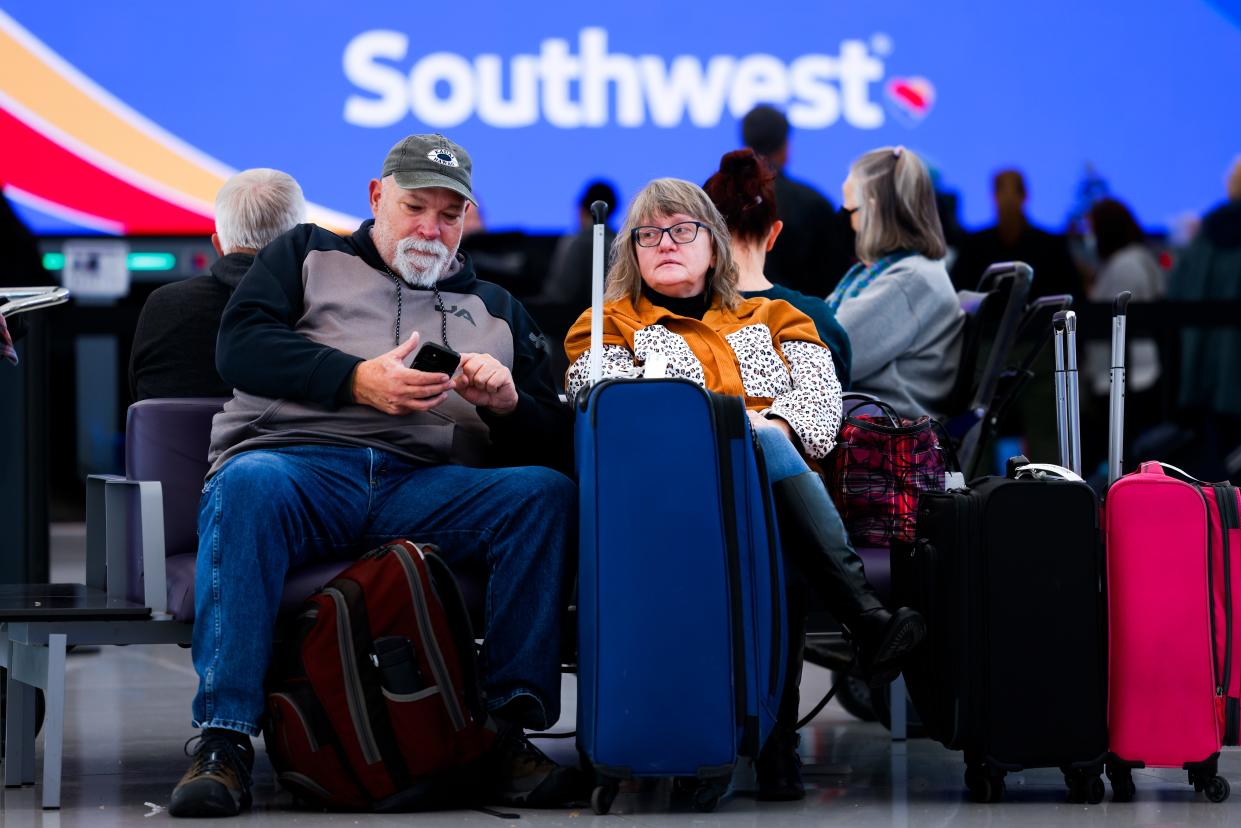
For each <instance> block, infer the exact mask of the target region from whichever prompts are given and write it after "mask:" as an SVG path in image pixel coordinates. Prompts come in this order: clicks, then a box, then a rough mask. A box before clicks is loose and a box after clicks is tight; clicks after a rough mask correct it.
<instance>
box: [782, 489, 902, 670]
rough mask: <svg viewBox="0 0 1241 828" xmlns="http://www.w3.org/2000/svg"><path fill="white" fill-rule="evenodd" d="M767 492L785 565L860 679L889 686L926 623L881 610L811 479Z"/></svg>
mask: <svg viewBox="0 0 1241 828" xmlns="http://www.w3.org/2000/svg"><path fill="white" fill-rule="evenodd" d="M772 491H773V493H774V494H775V499H776V517H777V520H778V521H779V524H780V543H781V546H783V548H784V550H785V557H786V560H791V561H793V562H794V563H795V564H796V566H797V567H798V569H800V570H801V572H802V574H803V575H804V576H805V578H806V580H807V581H808V582H809V584H810V587H811V588H812V589H814V590H816V591H817V592H818V593H819V594H820V595H821V596H822V598H823V599H824V601H826V603H827V607H828V609H829V610H831V611H832V613H834V614H835V615H836V617H837V618H838V619H839V620H840V622H841V624H843V625H844V627H845V629H846V630H847V631H848V632H849V634H850V636H851V637H852V639H853V642H854V645H855V646H856V648H857V651H858V667H859V671H860V673H861V675H862V677H863V678H864V679H866V680H867V681H868V682H869V683H870V684H871V685H874V686H878V685H881V684H885V683H887V682H889V681H891V680H892V679H894V678H895V677H896V676H897V675H898V674H899V673H900V671H901V665H902V663H903V662H904V660H905V657H906V656H908V655H909V653H910V652H912V651H913V649H914V648H915V647H917V646H918V644H919V642H921V641H922V639H923V637H924V636H925V635H926V622H925V621H924V620H923V618H922V616H921V615H920V614H918V612H917V611H916V610H912V609H909V608H908V607H902V608H901V609H898V610H897V611H896V612H890V611H889V610H888V609H887V608H886V607H884V605H883V602H882V601H880V600H879V596H878V595H876V594H875V588H874V587H872V586H871V585H870V582H869V581H867V580H866V568H865V567H864V566H863V564H862V559H861V558H860V557H858V554H857V552H855V551H854V549H853V546H852V544H850V543H849V537H848V535H847V534H846V533H845V526H844V523H842V522H841V520H840V513H839V512H837V511H836V505H835V504H834V503H832V500H831V498H830V497H828V495H827V490H826V489H825V488H823V482H822V480H820V479H819V476H818V475H817V474H815V473H814V472H806V473H804V474H798V475H794V476H792V477H786V478H785V479H783V480H780V481H777V482H776V483H775V484H774V485H773V486H772Z"/></svg>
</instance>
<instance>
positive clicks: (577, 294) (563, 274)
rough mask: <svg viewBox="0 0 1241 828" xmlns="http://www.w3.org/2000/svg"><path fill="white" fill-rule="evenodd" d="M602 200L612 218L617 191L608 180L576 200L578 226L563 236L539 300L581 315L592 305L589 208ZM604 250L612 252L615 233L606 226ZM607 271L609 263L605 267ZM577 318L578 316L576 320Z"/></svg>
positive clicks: (588, 188)
mask: <svg viewBox="0 0 1241 828" xmlns="http://www.w3.org/2000/svg"><path fill="white" fill-rule="evenodd" d="M596 201H602V202H603V203H605V204H607V205H608V216H609V218H610V217H611V216H612V214H613V213H614V212H615V211H616V203H617V198H616V189H615V188H614V187H613V186H612V185H611V184H609V183H608V182H606V181H591V182H590V183H589V184H587V185H586V189H585V190H583V191H582V195H581V197H580V198H579V199H578V200H577V227H576V228H575V229H574V231H573V232H572V233H569V234H568V235H566V236H562V237H561V239H560V241H559V242H558V243H557V244H556V251H555V253H553V254H552V264H551V267H550V269H549V270H548V272H547V279H546V281H544V282H543V290H542V292H541V293H540V294H539V296H538V298H537V300H536V301H540V302H544V303H548V304H559V305H568V306H569V307H571V308H575V309H576V310H577V311H578V312H581V311H583V310H585V309H586V308H587V307H588V306H589V305H590V298H591V297H590V284H591V282H590V277H591V267H592V262H593V256H594V240H595V229H594V228H595V219H594V217H593V216H592V215H591V213H590V205H592V204H594V203H595V202H596ZM603 236H604V250H611V249H612V240H613V239H615V238H616V232H615V231H614V230H613V229H612V228H611V227H609V226H606V225H605V226H604V229H603ZM604 267H605V269H606V267H607V265H606V262H605V264H604ZM575 318H576V317H575Z"/></svg>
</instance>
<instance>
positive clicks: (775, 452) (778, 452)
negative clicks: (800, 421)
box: [754, 428, 810, 483]
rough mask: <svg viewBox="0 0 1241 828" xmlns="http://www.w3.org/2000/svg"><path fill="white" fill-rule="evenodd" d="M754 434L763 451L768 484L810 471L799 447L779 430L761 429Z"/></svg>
mask: <svg viewBox="0 0 1241 828" xmlns="http://www.w3.org/2000/svg"><path fill="white" fill-rule="evenodd" d="M754 433H755V434H757V435H758V444H759V446H760V447H761V448H762V449H763V463H764V464H765V465H766V466H767V482H769V483H778V482H779V481H781V480H783V479H784V478H786V477H793V476H794V475H798V474H805V473H806V472H808V471H810V467H809V466H807V465H806V461H805V460H803V459H802V456H801V453H800V452H798V451H797V447H796V446H794V445H793V443H792V441H790V440H789V438H787V437H785V436H784V434H783V433H782V432H781V431H780V430H779V429H777V428H759V429H755V431H754Z"/></svg>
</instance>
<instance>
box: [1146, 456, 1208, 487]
mask: <svg viewBox="0 0 1241 828" xmlns="http://www.w3.org/2000/svg"><path fill="white" fill-rule="evenodd" d="M1140 468H1141V473H1142V474H1157V475H1159V476H1161V477H1179V478H1181V479H1182V480H1184V481H1185V482H1187V483H1196V484H1197V485H1199V486H1209V485H1211V484H1210V483H1207V482H1206V481H1205V480H1199V479H1198V478H1196V477H1194V476H1193V475H1192V474H1190V473H1189V472H1187V471H1185V470H1184V469H1181V468H1177V467H1176V466H1174V465H1172V464H1171V463H1161V462H1159V461H1158V460H1147V461H1146V462H1145V463H1143V464H1142V465H1141V467H1140ZM1169 471H1170V472H1173V473H1172V474H1168V472H1169Z"/></svg>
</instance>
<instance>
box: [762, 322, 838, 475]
mask: <svg viewBox="0 0 1241 828" xmlns="http://www.w3.org/2000/svg"><path fill="white" fill-rule="evenodd" d="M780 350H781V351H783V353H784V358H785V359H786V360H788V364H789V369H790V373H791V374H792V378H793V387H792V388H791V389H790V390H788V391H785V392H784V393H782V394H779V395H778V396H776V398H775V400H774V402H772V404H771V412H772V413H773V414H775V415H776V416H778V417H780V418H781V419H783V420H785V421H786V422H787V423H788V424H789V425H790V426H792V428H793V431H794V432H796V433H797V436H798V438H799V439H800V440H801V444H802V448H803V449H804V450H805V452H806V454H807V455H809V456H810V457H813V458H814V459H816V460H819V459H822V458H823V457H826V456H827V453H828V452H829V451H831V450H832V448H834V447H835V445H836V435H837V433H839V431H840V414H841V407H842V406H841V400H840V380H838V379H836V368H835V366H834V365H833V364H832V354H831V351H829V350H827V349H826V348H824V347H823V346H822V345H817V344H815V343H813V342H785V343H783V344H781V346H780Z"/></svg>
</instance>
